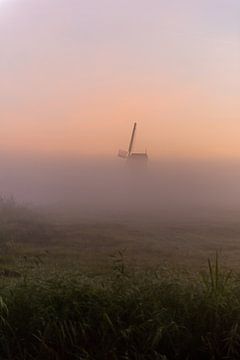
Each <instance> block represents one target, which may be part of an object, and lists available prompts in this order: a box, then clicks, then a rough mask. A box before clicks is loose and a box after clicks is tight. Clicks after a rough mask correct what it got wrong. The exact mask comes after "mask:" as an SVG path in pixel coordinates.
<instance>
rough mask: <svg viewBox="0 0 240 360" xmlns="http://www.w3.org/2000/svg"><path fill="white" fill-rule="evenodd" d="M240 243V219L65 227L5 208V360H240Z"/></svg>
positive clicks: (1, 250)
mask: <svg viewBox="0 0 240 360" xmlns="http://www.w3.org/2000/svg"><path fill="white" fill-rule="evenodd" d="M239 235H240V225H239V224H238V216H237V215H236V216H235V217H234V216H232V215H231V216H229V215H228V216H225V215H224V216H223V217H220V216H213V217H209V216H206V217H202V218H198V219H192V220H191V221H190V220H189V219H188V221H186V220H183V219H182V220H178V221H177V220H176V219H175V220H174V221H173V222H172V221H170V220H168V221H166V220H165V221H163V220H161V221H160V220H159V221H153V220H151V221H146V219H145V220H144V221H143V219H136V218H135V219H133V218H129V217H128V218H125V219H124V218H116V217H114V218H111V219H108V220H106V219H105V220H104V219H102V220H100V219H95V220H93V219H92V220H91V221H90V220H87V219H85V220H83V219H77V218H76V217H75V219H73V218H68V219H67V218H61V219H59V217H54V216H53V215H51V216H50V215H49V216H48V217H47V218H46V216H42V215H41V214H40V213H39V212H37V211H36V210H35V211H33V210H30V209H28V208H25V207H22V206H18V205H17V204H15V202H14V201H13V200H11V199H1V200H0V284H1V285H0V286H1V291H0V358H1V359H13V360H15V359H19V360H23V359H24V360H25V359H40V360H41V359H56V360H57V359H59V360H62V359H82V360H87V359H96V360H97V359H99V360H102V359H103V360H104V359H106V360H108V359H162V360H163V359H164V360H168V359H169V360H170V359H179V360H182V359H184V360H185V359H189V360H190V359H239V357H240V285H239V284H240V282H239V280H240V276H239V275H238V273H239V265H238V264H239V251H240V244H239ZM208 259H210V260H208ZM231 268H232V269H233V272H231V271H230V269H231Z"/></svg>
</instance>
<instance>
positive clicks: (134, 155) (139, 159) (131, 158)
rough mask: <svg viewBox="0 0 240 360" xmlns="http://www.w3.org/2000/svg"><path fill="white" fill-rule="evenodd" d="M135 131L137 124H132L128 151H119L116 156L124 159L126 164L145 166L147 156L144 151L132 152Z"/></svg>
mask: <svg viewBox="0 0 240 360" xmlns="http://www.w3.org/2000/svg"><path fill="white" fill-rule="evenodd" d="M136 131H137V123H134V126H133V131H132V135H131V139H130V143H129V147H128V151H125V150H119V153H118V156H119V157H121V158H123V159H126V160H127V161H128V162H131V163H132V162H134V163H140V164H146V163H147V162H148V155H147V152H146V151H145V152H144V153H139V152H133V148H134V143H135V138H136Z"/></svg>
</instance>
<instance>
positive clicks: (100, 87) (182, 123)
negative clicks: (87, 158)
mask: <svg viewBox="0 0 240 360" xmlns="http://www.w3.org/2000/svg"><path fill="white" fill-rule="evenodd" d="M0 79H1V86H0V124H1V131H0V149H1V151H10V152H16V151H17V152H19V151H20V152H21V151H23V152H31V153H35V152H41V153H44V154H46V153H47V154H48V153H63V152H64V153H67V154H80V155H111V156H115V153H116V152H117V150H118V148H125V147H127V144H128V138H129V136H130V129H131V126H132V123H133V122H134V121H138V123H139V128H140V129H139V136H138V142H137V148H136V150H145V147H147V149H148V152H149V153H150V155H151V156H152V157H194V158H209V157H210V158H212V157H217V158H231V157H233V158H236V157H239V158H240V1H239V0H181V1H180V0H101V1H100V0H85V1H83V0H0Z"/></svg>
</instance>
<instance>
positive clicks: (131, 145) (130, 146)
mask: <svg viewBox="0 0 240 360" xmlns="http://www.w3.org/2000/svg"><path fill="white" fill-rule="evenodd" d="M136 130H137V123H134V126H133V131H132V136H131V140H130V144H129V148H128V155H131V153H132V150H133V145H134V140H135V136H136Z"/></svg>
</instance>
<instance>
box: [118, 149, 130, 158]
mask: <svg viewBox="0 0 240 360" xmlns="http://www.w3.org/2000/svg"><path fill="white" fill-rule="evenodd" d="M118 156H119V157H120V158H123V159H126V158H127V157H128V152H127V151H126V150H119V152H118Z"/></svg>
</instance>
